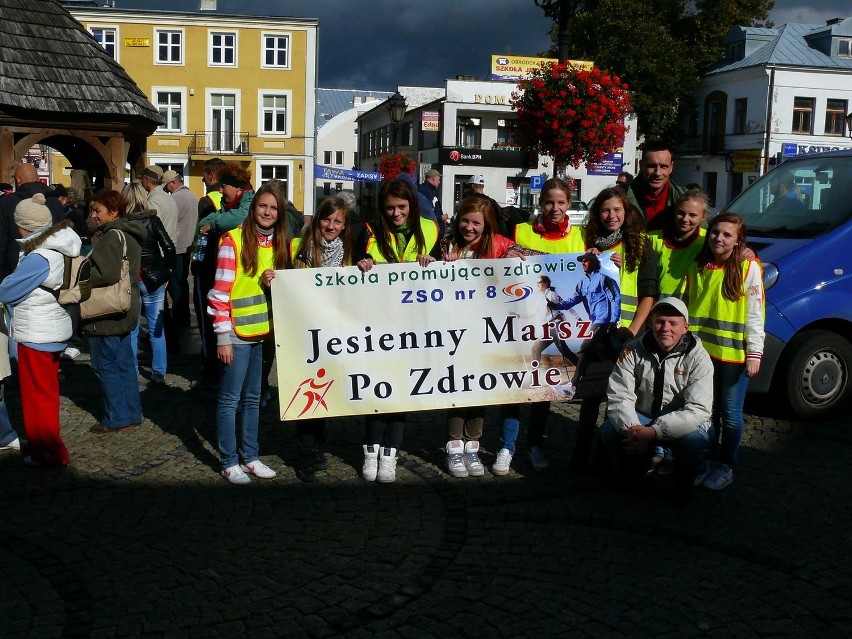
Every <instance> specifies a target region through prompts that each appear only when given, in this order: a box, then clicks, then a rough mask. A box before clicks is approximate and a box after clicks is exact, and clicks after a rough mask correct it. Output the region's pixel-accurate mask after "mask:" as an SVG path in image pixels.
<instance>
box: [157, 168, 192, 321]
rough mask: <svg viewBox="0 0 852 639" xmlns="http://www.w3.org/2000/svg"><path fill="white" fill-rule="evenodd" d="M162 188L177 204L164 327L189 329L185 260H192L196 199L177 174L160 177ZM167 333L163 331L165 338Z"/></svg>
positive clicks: (187, 275)
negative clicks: (175, 231) (173, 266)
mask: <svg viewBox="0 0 852 639" xmlns="http://www.w3.org/2000/svg"><path fill="white" fill-rule="evenodd" d="M163 188H164V189H165V191H166V193H170V194H171V196H172V198H173V199H174V201H175V204H177V209H178V228H177V239H176V240H175V252H176V253H177V259H176V260H175V270H174V271H173V272H172V276H171V278H170V279H169V297H171V299H172V303H171V313H170V314H169V313H166V319H167V328H168V324H175V325H178V326H189V261H190V259H191V258H192V255H191V251H192V240H193V239H194V237H195V226H196V224H197V223H198V198H197V197H195V195H194V194H193V192H192V191H190V190H189V189H188V188H187V187H186V185H185V184H184V183H183V176H182V175H181V174H180V173H178V172H177V171H166V172H165V173H164V174H163ZM170 332H171V331H167V337H168V335H169V333H170Z"/></svg>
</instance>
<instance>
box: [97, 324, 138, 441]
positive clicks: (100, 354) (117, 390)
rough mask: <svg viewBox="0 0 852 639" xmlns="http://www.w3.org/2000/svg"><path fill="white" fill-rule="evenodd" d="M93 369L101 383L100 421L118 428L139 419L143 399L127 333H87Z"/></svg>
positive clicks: (136, 421)
mask: <svg viewBox="0 0 852 639" xmlns="http://www.w3.org/2000/svg"><path fill="white" fill-rule="evenodd" d="M89 352H90V353H91V358H92V369H93V370H94V371H95V375H97V377H98V380H99V381H100V383H101V400H102V401H103V404H104V417H103V419H101V423H103V424H104V426H109V427H110V428H120V427H122V426H128V425H129V424H139V423H141V422H142V402H141V399H140V398H139V383H138V382H137V381H136V371H135V366H134V358H133V348H132V346H131V345H130V333H124V334H123V335H90V336H89Z"/></svg>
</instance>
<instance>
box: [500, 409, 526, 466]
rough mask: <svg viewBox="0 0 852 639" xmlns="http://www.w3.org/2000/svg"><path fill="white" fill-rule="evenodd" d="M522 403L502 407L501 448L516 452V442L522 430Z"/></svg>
mask: <svg viewBox="0 0 852 639" xmlns="http://www.w3.org/2000/svg"><path fill="white" fill-rule="evenodd" d="M520 417H521V405H520V404H505V405H503V406H501V407H500V422H501V424H500V448H505V449H506V450H508V451H509V452H510V453H512V454H513V455H514V454H515V443H516V442H517V441H518V433H519V432H520V431H521V421H520Z"/></svg>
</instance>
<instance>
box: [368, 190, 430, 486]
mask: <svg viewBox="0 0 852 639" xmlns="http://www.w3.org/2000/svg"><path fill="white" fill-rule="evenodd" d="M437 241H438V225H437V224H436V223H435V222H434V221H433V220H428V219H425V218H422V217H420V207H419V205H418V203H417V193H416V192H415V191H414V188H413V187H412V186H411V185H410V184H409V183H408V182H406V181H404V180H390V181H388V182H385V183H384V184H382V188H381V189H379V214H378V216H377V217H376V219H375V220H374V221H372V222H369V223H367V224H365V225H364V229H363V230H362V231H361V234H360V236H359V238H358V241H357V242H356V243H355V246H356V249H355V254H356V263H357V265H358V268H360V269H361V270H362V271H369V270H370V269H371V268H373V265H375V264H377V263H385V264H387V263H400V262H418V263H420V265H421V266H426V265H428V264H429V263H430V262H432V261H434V259H433V258H431V257H429V252H430V251H431V250H432V248H433V247H434V246H435V242H437ZM405 420H406V414H405V413H390V414H386V415H375V414H371V415H368V416H367V424H366V440H365V442H364V466H363V468H362V471H361V474H362V476H363V477H364V479H365V480H367V481H377V480H378V481H380V482H383V483H388V482H392V481H395V480H396V454H397V451H398V450H399V447H400V446H401V445H402V435H403V432H404V430H405Z"/></svg>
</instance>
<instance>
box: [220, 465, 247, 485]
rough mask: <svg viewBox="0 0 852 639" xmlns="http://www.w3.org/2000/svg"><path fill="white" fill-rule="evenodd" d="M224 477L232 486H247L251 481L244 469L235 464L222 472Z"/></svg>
mask: <svg viewBox="0 0 852 639" xmlns="http://www.w3.org/2000/svg"><path fill="white" fill-rule="evenodd" d="M222 477H224V478H225V479H227V480H228V481H229V482H230V483H232V484H247V483H249V482H250V481H251V479H249V476H248V475H246V474H245V473H244V472H243V469H242V468H240V467H239V465H237V464H234V465H233V466H228V467H227V468H225V469H224V470H223V471H222Z"/></svg>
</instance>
